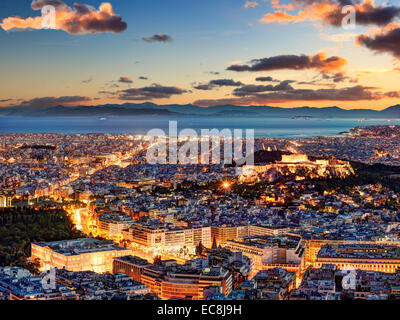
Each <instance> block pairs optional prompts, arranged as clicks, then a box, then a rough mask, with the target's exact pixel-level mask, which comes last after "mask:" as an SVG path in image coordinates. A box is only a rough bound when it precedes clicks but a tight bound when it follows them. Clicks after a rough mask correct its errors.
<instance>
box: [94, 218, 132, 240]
mask: <svg viewBox="0 0 400 320" xmlns="http://www.w3.org/2000/svg"><path fill="white" fill-rule="evenodd" d="M133 223H134V220H132V218H131V217H130V216H129V215H127V214H126V213H123V212H119V213H105V214H102V215H100V216H98V217H97V226H98V230H99V232H100V234H102V235H105V236H106V237H110V238H119V237H122V231H123V230H125V229H128V228H129V227H130V226H131V225H132V224H133Z"/></svg>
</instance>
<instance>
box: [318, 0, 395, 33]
mask: <svg viewBox="0 0 400 320" xmlns="http://www.w3.org/2000/svg"><path fill="white" fill-rule="evenodd" d="M355 9H356V24H358V25H363V26H368V25H377V26H385V25H387V24H389V23H391V22H392V21H394V20H395V19H396V18H397V17H399V16H400V7H394V6H387V7H379V6H375V5H372V4H370V3H364V4H360V5H356V6H355ZM346 15H347V13H345V14H343V13H342V6H339V7H338V8H337V9H336V10H333V11H331V12H328V13H327V14H326V15H325V16H324V19H323V20H324V22H325V23H328V24H330V25H332V26H335V27H341V26H342V21H343V18H344V17H345V16H346Z"/></svg>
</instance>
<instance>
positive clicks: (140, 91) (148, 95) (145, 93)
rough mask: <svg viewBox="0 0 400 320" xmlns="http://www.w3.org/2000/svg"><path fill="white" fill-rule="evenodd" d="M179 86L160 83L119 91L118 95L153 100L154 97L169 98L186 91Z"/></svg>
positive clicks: (125, 98)
mask: <svg viewBox="0 0 400 320" xmlns="http://www.w3.org/2000/svg"><path fill="white" fill-rule="evenodd" d="M186 92H187V91H186V90H183V89H181V88H179V87H165V86H161V85H159V84H153V85H152V86H148V87H143V88H131V89H126V90H121V91H118V97H119V99H121V100H153V99H167V98H170V97H171V96H173V95H181V94H183V93H186Z"/></svg>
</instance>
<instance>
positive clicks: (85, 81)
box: [82, 77, 93, 83]
mask: <svg viewBox="0 0 400 320" xmlns="http://www.w3.org/2000/svg"><path fill="white" fill-rule="evenodd" d="M92 81H93V77H90V78H89V79H86V80H82V83H90V82H92Z"/></svg>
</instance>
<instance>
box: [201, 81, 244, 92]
mask: <svg viewBox="0 0 400 320" xmlns="http://www.w3.org/2000/svg"><path fill="white" fill-rule="evenodd" d="M242 85H243V83H242V82H240V81H235V80H233V79H217V80H211V81H210V82H209V83H208V84H199V85H197V86H195V87H194V88H195V89H197V90H212V89H214V88H216V87H240V86H242Z"/></svg>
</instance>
